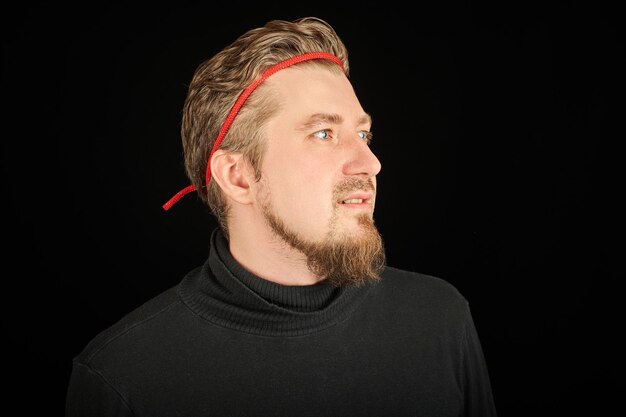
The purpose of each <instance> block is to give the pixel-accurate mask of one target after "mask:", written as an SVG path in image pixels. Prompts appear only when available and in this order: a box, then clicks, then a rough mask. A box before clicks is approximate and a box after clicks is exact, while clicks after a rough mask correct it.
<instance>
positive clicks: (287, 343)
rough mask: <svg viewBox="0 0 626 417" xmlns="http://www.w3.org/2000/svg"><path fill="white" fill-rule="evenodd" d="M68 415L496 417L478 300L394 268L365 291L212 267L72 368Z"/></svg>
mask: <svg viewBox="0 0 626 417" xmlns="http://www.w3.org/2000/svg"><path fill="white" fill-rule="evenodd" d="M66 404H67V405H66V416H68V417H74V416H91V417H100V416H136V417H139V416H189V417H202V416H222V417H223V416H237V417H239V416H264V417H269V416H301V417H306V416H315V417H320V416H324V417H332V416H342V417H347V416H350V417H358V416H367V417H369V416H394V417H400V416H425V417H438V416H476V417H491V416H495V415H496V412H495V407H494V402H493V397H492V393H491V387H490V383H489V376H488V372H487V367H486V364H485V361H484V356H483V352H482V350H481V346H480V342H479V338H478V335H477V333H476V329H475V327H474V323H473V321H472V317H471V313H470V310H469V307H468V303H467V301H466V299H465V298H464V297H463V296H462V295H461V294H459V292H458V291H457V290H456V289H455V288H454V287H453V286H451V285H450V284H448V283H447V282H445V281H443V280H441V279H439V278H435V277H431V276H427V275H422V274H418V273H414V272H408V271H403V270H399V269H396V268H392V267H386V268H385V270H384V272H383V274H382V280H381V281H379V282H377V283H373V284H368V285H366V286H365V287H362V288H357V287H354V286H348V287H342V288H335V287H332V286H330V285H328V284H325V283H324V282H321V283H318V284H315V285H309V286H285V285H280V284H276V283H274V282H270V281H267V280H264V279H262V278H259V277H257V276H255V275H253V274H251V273H250V272H248V271H247V270H246V269H244V268H243V267H242V266H241V265H240V264H239V263H237V261H235V260H234V258H233V257H232V255H231V254H230V251H229V248H228V242H227V241H226V239H225V238H224V236H223V234H222V233H221V231H220V230H219V229H215V231H214V232H213V234H212V236H211V249H210V254H209V257H208V259H207V261H206V263H205V264H204V265H203V266H201V267H199V268H197V269H195V270H193V271H191V272H190V273H189V274H188V275H187V276H186V277H185V278H184V279H183V280H182V281H181V282H180V283H179V284H178V285H177V286H175V287H173V288H171V289H170V290H168V291H166V292H164V293H163V294H161V295H159V296H157V297H156V298H154V299H152V300H150V301H148V302H147V303H146V304H144V305H143V306H141V307H139V308H138V309H137V310H135V311H134V312H132V313H130V314H129V315H127V316H126V317H124V318H123V319H122V320H120V321H119V322H118V323H117V324H115V325H113V326H112V327H110V328H109V329H106V330H105V331H103V332H102V333H100V334H99V335H98V336H97V337H95V338H94V339H93V340H92V341H91V342H90V343H89V344H88V345H87V346H86V348H85V349H84V350H83V351H82V352H81V353H80V354H79V355H78V356H77V357H76V358H75V359H74V364H73V371H72V375H71V379H70V382H69V387H68V392H67V401H66Z"/></svg>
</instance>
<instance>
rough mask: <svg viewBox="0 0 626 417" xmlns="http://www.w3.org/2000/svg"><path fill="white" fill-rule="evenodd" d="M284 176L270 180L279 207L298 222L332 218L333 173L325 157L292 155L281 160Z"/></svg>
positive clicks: (280, 172) (280, 173)
mask: <svg viewBox="0 0 626 417" xmlns="http://www.w3.org/2000/svg"><path fill="white" fill-rule="evenodd" d="M281 162H282V163H281V164H280V165H282V166H281V169H280V171H276V172H275V173H274V175H276V174H278V175H279V176H280V177H279V178H276V181H270V183H273V184H274V185H276V187H272V193H273V196H274V198H273V200H274V202H275V203H276V209H279V210H281V212H282V213H283V215H284V216H286V217H287V218H288V219H292V220H293V221H295V222H298V223H311V224H312V223H315V222H314V220H322V221H325V220H328V219H329V218H330V216H331V214H332V210H333V198H334V197H333V193H332V190H333V182H332V179H333V176H332V174H331V172H330V171H329V169H328V168H327V167H326V166H325V165H324V164H323V163H322V162H323V161H318V160H314V159H313V158H289V159H283V160H282V161H281Z"/></svg>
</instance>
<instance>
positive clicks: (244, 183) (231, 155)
mask: <svg viewBox="0 0 626 417" xmlns="http://www.w3.org/2000/svg"><path fill="white" fill-rule="evenodd" d="M210 163H211V181H215V182H217V184H218V185H219V186H220V188H221V189H222V192H223V193H224V194H225V195H226V196H227V197H228V198H229V199H231V200H233V201H235V202H237V203H240V204H250V203H251V202H252V195H251V190H250V165H249V164H248V163H247V162H246V160H245V159H244V157H243V155H242V154H241V153H238V152H229V151H224V150H222V149H218V150H217V151H215V153H214V154H213V156H212V157H211V161H210Z"/></svg>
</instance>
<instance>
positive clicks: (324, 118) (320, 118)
mask: <svg viewBox="0 0 626 417" xmlns="http://www.w3.org/2000/svg"><path fill="white" fill-rule="evenodd" d="M342 122H343V117H342V116H341V115H339V114H336V113H315V114H312V115H311V116H309V117H308V118H307V119H306V120H305V121H304V122H303V123H301V124H300V125H299V126H298V130H304V131H307V130H309V129H312V128H313V127H315V126H319V125H321V124H324V123H329V124H341V123H342ZM363 124H372V117H371V116H370V115H369V114H368V113H365V114H363V116H361V117H360V118H359V120H358V121H357V126H358V125H363Z"/></svg>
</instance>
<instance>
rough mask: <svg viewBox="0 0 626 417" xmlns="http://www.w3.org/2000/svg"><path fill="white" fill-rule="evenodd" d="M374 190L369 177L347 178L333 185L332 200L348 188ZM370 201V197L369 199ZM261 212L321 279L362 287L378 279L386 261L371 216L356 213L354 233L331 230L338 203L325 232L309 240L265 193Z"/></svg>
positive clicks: (334, 222) (334, 228)
mask: <svg viewBox="0 0 626 417" xmlns="http://www.w3.org/2000/svg"><path fill="white" fill-rule="evenodd" d="M359 190H365V191H367V190H370V191H374V184H373V182H372V180H371V179H369V180H363V179H360V178H350V179H349V180H347V181H345V182H343V183H340V184H338V186H337V187H335V190H334V192H333V196H334V197H335V199H334V201H339V199H340V198H342V196H344V195H346V194H347V193H349V192H351V191H359ZM372 201H374V200H373V199H372ZM261 208H262V211H263V216H264V217H265V220H266V222H267V224H268V225H269V226H270V228H271V229H272V231H273V232H274V233H275V234H276V235H277V236H278V237H280V238H281V239H282V240H283V241H284V242H285V243H287V244H288V245H289V246H291V247H292V248H294V249H296V250H298V251H300V252H301V253H302V254H303V255H304V256H305V257H306V262H307V267H308V269H309V270H310V271H311V272H312V273H314V274H315V275H316V276H318V277H320V278H321V279H322V280H324V282H326V283H328V284H330V285H333V286H335V287H343V286H347V285H355V286H357V287H362V286H364V285H365V284H367V283H370V282H376V281H379V280H380V279H381V277H380V273H381V272H382V271H383V269H384V267H385V263H386V256H385V248H384V244H383V239H382V237H381V235H380V233H379V232H378V229H377V228H376V225H375V224H374V219H373V216H372V215H370V214H368V213H360V214H359V215H358V216H357V221H358V224H359V229H360V230H359V232H358V233H357V234H356V236H351V235H349V234H347V233H341V232H335V231H336V230H337V228H336V227H335V225H336V223H337V219H338V213H337V212H338V210H340V209H341V208H340V207H338V203H335V205H334V211H333V214H332V216H331V219H330V221H329V225H328V233H327V234H326V236H325V237H324V238H323V239H322V241H320V242H311V241H308V240H307V239H305V238H303V237H302V236H301V235H300V234H298V232H296V231H294V230H292V229H290V228H289V227H288V226H287V225H286V224H285V222H284V221H283V220H282V219H281V218H280V217H279V216H278V215H276V213H275V210H274V209H273V207H272V204H271V199H270V197H269V194H266V198H265V199H263V204H262V205H261Z"/></svg>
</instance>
